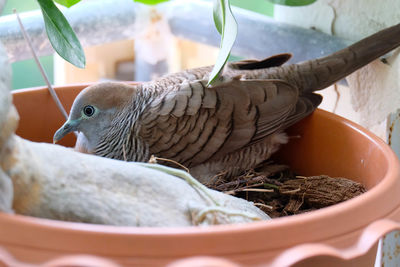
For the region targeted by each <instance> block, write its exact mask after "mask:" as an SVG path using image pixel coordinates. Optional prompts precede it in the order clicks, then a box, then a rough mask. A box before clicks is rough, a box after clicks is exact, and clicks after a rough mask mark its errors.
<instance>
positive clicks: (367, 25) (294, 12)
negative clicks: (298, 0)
mask: <svg viewBox="0 0 400 267" xmlns="http://www.w3.org/2000/svg"><path fill="white" fill-rule="evenodd" d="M399 10H400V1H398V0H382V1H376V0H319V1H317V2H316V3H314V4H312V5H310V6H306V7H284V6H278V5H276V6H275V10H274V17H275V18H276V19H277V20H279V21H283V22H288V23H292V24H295V25H298V26H302V27H306V28H315V29H316V30H320V31H323V32H325V33H328V34H332V35H335V36H338V37H341V38H344V39H348V40H351V41H358V40H359V39H361V38H363V37H366V36H368V35H370V34H372V33H374V32H377V31H379V30H381V29H384V28H386V27H388V26H391V25H394V24H396V23H399V22H400V12H399ZM398 54H399V50H396V51H395V52H394V53H390V54H389V55H387V56H386V59H387V62H388V64H384V63H382V62H381V61H380V60H376V61H374V62H373V63H372V64H370V65H368V66H366V67H364V68H363V69H361V70H359V71H357V72H356V73H354V74H352V75H350V76H349V77H348V78H347V81H348V84H349V86H350V88H347V87H342V86H339V87H338V88H337V90H335V89H334V88H330V89H329V90H325V91H324V92H323V93H322V94H323V95H324V97H325V100H324V102H323V104H322V107H323V108H324V109H327V110H330V111H335V112H336V113H338V114H339V115H342V116H344V117H347V118H349V119H351V120H353V121H356V122H358V123H360V124H361V125H363V126H365V127H367V128H368V129H370V130H372V131H373V132H375V133H376V134H377V135H378V136H380V137H381V138H383V139H386V136H387V122H386V121H387V117H388V115H389V114H390V113H391V112H394V111H396V110H397V108H398V107H399V106H400V97H399V94H398V92H399V91H400V81H399V79H400V75H399V74H400V59H399V57H398ZM337 99H338V101H337ZM335 105H336V109H335Z"/></svg>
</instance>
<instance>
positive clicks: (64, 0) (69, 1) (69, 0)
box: [54, 0, 81, 7]
mask: <svg viewBox="0 0 400 267" xmlns="http://www.w3.org/2000/svg"><path fill="white" fill-rule="evenodd" d="M54 1H56V2H57V3H59V4H60V5H63V6H66V7H71V6H73V5H75V4H76V3H79V2H80V1H81V0H54Z"/></svg>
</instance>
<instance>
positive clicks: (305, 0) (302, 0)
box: [268, 0, 317, 6]
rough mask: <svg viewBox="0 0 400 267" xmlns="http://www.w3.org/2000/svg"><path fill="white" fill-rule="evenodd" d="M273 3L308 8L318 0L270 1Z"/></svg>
mask: <svg viewBox="0 0 400 267" xmlns="http://www.w3.org/2000/svg"><path fill="white" fill-rule="evenodd" d="M268 1H269V2H271V3H274V4H278V5H285V6H306V5H310V4H312V3H314V2H316V1H317V0H268Z"/></svg>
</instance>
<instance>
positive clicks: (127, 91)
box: [53, 82, 137, 152]
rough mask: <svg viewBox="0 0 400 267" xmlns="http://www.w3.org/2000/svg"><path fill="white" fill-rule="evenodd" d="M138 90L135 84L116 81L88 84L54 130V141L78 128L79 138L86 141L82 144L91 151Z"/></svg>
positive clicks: (80, 140)
mask: <svg viewBox="0 0 400 267" xmlns="http://www.w3.org/2000/svg"><path fill="white" fill-rule="evenodd" d="M136 92H137V90H136V86H134V85H127V84H123V83H116V82H107V83H99V84H96V85H92V86H89V87H87V88H85V89H84V90H83V91H81V92H80V93H79V94H78V96H77V97H76V98H75V100H74V103H73V104H72V107H71V112H70V114H69V117H68V120H67V121H66V122H65V123H64V125H63V126H61V128H60V129H58V130H57V132H56V133H55V134H54V137H53V141H54V143H55V142H58V141H59V140H61V139H62V138H63V137H64V136H65V135H67V134H68V133H71V132H74V131H78V132H80V134H79V138H78V140H79V142H84V144H80V146H83V147H85V148H86V150H87V152H90V151H91V150H93V149H94V148H95V147H96V145H97V144H98V143H99V141H100V138H101V137H102V135H103V134H104V133H106V132H107V131H109V130H110V128H111V127H113V124H115V119H116V118H117V117H118V115H119V114H121V113H122V112H123V110H124V108H126V107H127V105H128V103H131V102H132V99H133V97H134V96H135V94H136ZM82 135H83V136H82Z"/></svg>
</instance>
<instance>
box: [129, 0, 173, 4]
mask: <svg viewBox="0 0 400 267" xmlns="http://www.w3.org/2000/svg"><path fill="white" fill-rule="evenodd" d="M133 1H134V2H139V3H142V4H146V5H157V4H159V3H162V2H167V1H169V0H133Z"/></svg>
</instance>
